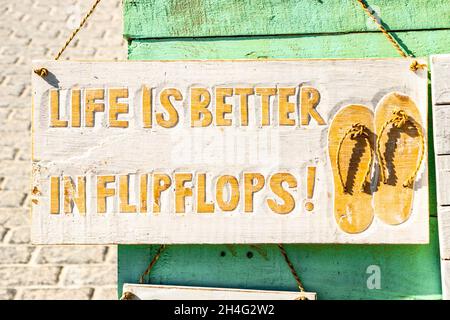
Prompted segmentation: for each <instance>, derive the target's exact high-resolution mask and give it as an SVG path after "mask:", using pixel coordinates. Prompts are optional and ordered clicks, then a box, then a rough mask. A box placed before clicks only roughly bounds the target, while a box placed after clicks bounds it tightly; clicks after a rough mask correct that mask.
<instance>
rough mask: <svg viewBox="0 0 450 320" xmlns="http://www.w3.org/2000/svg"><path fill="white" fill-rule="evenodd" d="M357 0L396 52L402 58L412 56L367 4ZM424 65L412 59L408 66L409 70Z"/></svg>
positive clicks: (362, 0)
mask: <svg viewBox="0 0 450 320" xmlns="http://www.w3.org/2000/svg"><path fill="white" fill-rule="evenodd" d="M356 1H358V3H359V4H360V5H361V7H362V8H363V10H364V11H365V12H366V14H367V15H368V16H369V17H370V18H371V19H372V20H373V22H375V24H376V25H377V27H378V29H380V31H381V32H382V33H383V34H384V35H385V36H386V38H387V39H388V41H389V42H390V43H391V44H392V46H393V47H394V48H395V50H397V52H398V53H399V54H400V55H401V56H402V57H403V58H414V56H413V55H411V56H410V55H408V54H407V53H406V52H405V51H404V50H403V49H402V48H401V47H400V45H399V44H398V42H397V41H395V39H394V37H392V36H391V35H390V33H389V32H388V31H387V29H386V28H385V27H384V26H383V24H382V23H380V21H379V19H377V17H375V15H374V14H373V12H372V11H371V10H370V9H369V6H368V5H367V3H366V1H364V0H356ZM425 67H426V64H421V63H419V62H418V61H417V60H415V59H414V60H413V61H412V62H411V64H410V66H409V69H411V71H417V70H419V69H423V68H425Z"/></svg>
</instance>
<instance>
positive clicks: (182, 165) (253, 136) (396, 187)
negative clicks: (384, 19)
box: [32, 59, 428, 244]
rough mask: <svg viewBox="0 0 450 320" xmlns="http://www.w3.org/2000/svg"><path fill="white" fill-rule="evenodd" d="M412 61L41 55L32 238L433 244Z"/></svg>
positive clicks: (422, 91)
mask: <svg viewBox="0 0 450 320" xmlns="http://www.w3.org/2000/svg"><path fill="white" fill-rule="evenodd" d="M419 62H420V63H424V62H423V61H422V60H420V61H419ZM409 65H410V61H409V60H408V59H373V60H370V59H367V60H273V61H262V60H261V61H252V60H248V61H170V62H162V61H154V62H152V61H147V62H95V63H93V62H54V61H37V62H35V63H34V68H35V69H36V68H46V69H47V70H48V72H49V74H48V75H47V76H46V77H44V78H42V77H40V76H38V75H36V74H33V88H34V89H33V104H34V109H33V110H34V111H33V190H32V195H33V199H32V202H33V204H32V211H33V213H32V215H33V217H32V230H33V232H32V233H33V241H34V242H35V243H44V244H45V243H48V244H50V243H52V244H57V243H66V244H70V243H84V244H93V243H123V244H126V243H130V244H133V243H134V244H138V243H142V244H144V243H278V242H282V243H427V242H428V176H427V147H426V146H427V72H426V70H419V71H417V72H413V71H411V70H410V69H409Z"/></svg>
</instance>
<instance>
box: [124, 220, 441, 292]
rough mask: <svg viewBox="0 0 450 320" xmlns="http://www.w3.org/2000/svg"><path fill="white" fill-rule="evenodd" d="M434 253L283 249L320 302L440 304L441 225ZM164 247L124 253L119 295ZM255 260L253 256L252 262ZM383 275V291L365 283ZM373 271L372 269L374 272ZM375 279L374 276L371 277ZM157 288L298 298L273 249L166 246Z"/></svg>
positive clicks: (427, 248) (420, 248)
mask: <svg viewBox="0 0 450 320" xmlns="http://www.w3.org/2000/svg"><path fill="white" fill-rule="evenodd" d="M430 234H431V238H430V244H429V245H383V246H379V245H285V247H286V250H287V252H288V254H289V255H290V258H291V260H292V262H293V264H294V265H295V266H296V268H297V271H298V272H299V274H300V277H301V279H302V281H303V284H304V285H305V287H306V289H307V290H309V291H315V292H317V293H318V298H319V299H440V298H441V285H440V266H439V245H438V235H437V221H436V218H431V224H430ZM157 247H158V246H119V266H118V268H119V275H118V278H119V280H118V285H119V294H121V288H122V286H123V283H126V282H131V283H137V281H138V279H139V276H140V275H141V274H142V272H143V271H144V270H145V269H146V267H147V265H148V263H149V262H150V261H151V259H152V257H153V255H154V253H155V251H156V249H157ZM250 253H251V254H250ZM370 266H374V267H372V268H379V271H380V283H381V288H380V289H369V287H368V285H367V282H368V281H369V283H370V282H371V281H370V279H369V277H370V275H371V274H373V271H371V269H370ZM368 268H369V269H368ZM368 272H369V273H368ZM150 282H151V283H153V284H172V285H186V286H216V287H229V288H247V289H269V290H293V291H295V290H297V288H296V283H295V280H294V278H293V277H292V275H291V273H290V271H289V268H288V267H287V265H286V263H285V261H284V260H283V257H282V256H281V255H280V252H279V250H278V248H277V247H276V246H275V245H261V246H259V252H258V250H256V249H255V248H254V247H251V246H248V245H236V246H233V247H232V248H230V247H229V246H226V245H172V246H168V247H167V249H166V251H164V252H163V254H162V255H161V258H160V259H159V260H158V262H157V264H156V265H155V266H154V268H153V270H152V273H151V275H150Z"/></svg>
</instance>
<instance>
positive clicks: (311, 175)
mask: <svg viewBox="0 0 450 320" xmlns="http://www.w3.org/2000/svg"><path fill="white" fill-rule="evenodd" d="M315 183H316V167H308V179H307V181H306V199H307V200H311V199H312V198H313V196H314V185H315ZM305 208H306V210H308V211H313V210H314V203H312V202H311V201H306V203H305Z"/></svg>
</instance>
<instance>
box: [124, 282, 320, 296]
mask: <svg viewBox="0 0 450 320" xmlns="http://www.w3.org/2000/svg"><path fill="white" fill-rule="evenodd" d="M123 292H130V293H132V294H133V296H134V299H131V300H296V299H297V298H299V297H300V296H302V297H305V298H307V299H308V300H316V294H315V293H313V292H302V293H300V292H298V291H297V292H295V291H275V290H245V289H229V288H207V287H186V286H163V285H142V284H141V285H139V284H131V283H125V284H124V285H123Z"/></svg>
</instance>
